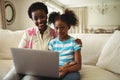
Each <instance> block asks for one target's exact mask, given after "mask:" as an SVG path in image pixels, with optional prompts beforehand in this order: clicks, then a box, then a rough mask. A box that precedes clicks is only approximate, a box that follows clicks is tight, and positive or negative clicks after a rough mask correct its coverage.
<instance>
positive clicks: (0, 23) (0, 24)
mask: <svg viewBox="0 0 120 80" xmlns="http://www.w3.org/2000/svg"><path fill="white" fill-rule="evenodd" d="M1 19H2V17H1V10H0V29H2V21H1Z"/></svg>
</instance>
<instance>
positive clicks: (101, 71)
mask: <svg viewBox="0 0 120 80" xmlns="http://www.w3.org/2000/svg"><path fill="white" fill-rule="evenodd" d="M23 33H24V30H20V31H10V30H0V80H3V77H5V75H6V74H7V73H8V72H9V71H10V69H12V66H13V60H12V56H11V54H10V48H16V47H17V46H18V44H19V42H20V40H21V37H22V35H23ZM70 35H71V36H73V37H75V38H80V39H81V40H82V43H83V47H82V48H81V55H82V64H83V65H82V69H81V70H80V75H81V78H80V80H120V71H119V70H120V69H119V68H117V70H118V73H114V71H113V70H112V69H111V71H110V69H105V68H104V67H103V68H102V67H100V66H99V65H100V64H98V65H96V64H97V63H98V62H100V58H99V57H100V56H101V52H102V50H103V48H104V46H105V44H106V43H107V42H108V40H109V39H110V38H111V36H112V34H70ZM119 35H120V32H119V34H118V35H117V37H119ZM115 39H117V38H116V37H115ZM118 40H120V39H119V38H118ZM113 42H114V40H113ZM119 42H120V41H119ZM110 44H111V43H110ZM118 44H120V43H118ZM115 49H116V51H115V52H114V53H116V55H117V56H118V55H119V52H118V51H120V50H119V46H118V51H117V48H115ZM108 50H109V49H108ZM111 54H112V53H111ZM102 55H103V54H102ZM109 56H110V53H109ZM114 58H116V56H115V57H114ZM105 59H106V57H105ZM108 60H109V57H108ZM117 61H119V59H118V60H117ZM117 61H115V63H116V62H117ZM103 62H104V61H103ZM119 64H120V63H119V62H118V64H117V65H118V66H117V67H119ZM107 65H109V63H108V64H107ZM110 66H111V65H110ZM113 66H114V67H115V64H114V65H113ZM106 68H107V67H106ZM5 80H7V79H5ZM27 80H29V79H27Z"/></svg>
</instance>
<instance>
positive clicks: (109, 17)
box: [88, 3, 120, 29]
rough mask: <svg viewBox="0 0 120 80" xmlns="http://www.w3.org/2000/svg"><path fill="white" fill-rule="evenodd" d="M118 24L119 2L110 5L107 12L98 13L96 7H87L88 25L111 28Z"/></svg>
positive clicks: (119, 21)
mask: <svg viewBox="0 0 120 80" xmlns="http://www.w3.org/2000/svg"><path fill="white" fill-rule="evenodd" d="M119 25H120V3H119V4H115V6H114V5H110V6H109V8H108V12H106V13H105V14H103V15H102V14H100V13H99V12H98V11H97V9H96V8H92V7H89V8H88V27H92V28H98V27H101V28H107V29H112V28H113V27H117V26H119Z"/></svg>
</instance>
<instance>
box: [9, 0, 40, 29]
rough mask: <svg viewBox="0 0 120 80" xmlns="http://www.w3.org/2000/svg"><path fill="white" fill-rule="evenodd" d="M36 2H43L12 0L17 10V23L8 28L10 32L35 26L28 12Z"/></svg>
mask: <svg viewBox="0 0 120 80" xmlns="http://www.w3.org/2000/svg"><path fill="white" fill-rule="evenodd" d="M36 1H41V0H12V2H13V3H14V5H15V9H16V18H15V22H14V23H13V24H12V25H9V26H7V29H10V30H21V29H26V28H29V27H33V26H35V25H34V23H33V22H32V20H31V19H30V18H29V17H28V13H27V10H28V8H29V6H30V5H31V4H32V3H33V2H36Z"/></svg>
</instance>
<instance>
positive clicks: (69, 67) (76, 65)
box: [59, 49, 81, 76]
mask: <svg viewBox="0 0 120 80" xmlns="http://www.w3.org/2000/svg"><path fill="white" fill-rule="evenodd" d="M74 58H75V60H74V62H68V63H67V64H66V65H64V66H62V67H60V68H59V71H60V76H64V75H65V74H66V73H68V72H74V71H79V70H80V69H81V52H80V49H79V50H77V51H76V52H75V54H74Z"/></svg>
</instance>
